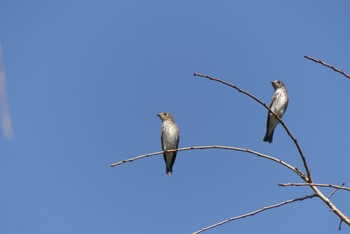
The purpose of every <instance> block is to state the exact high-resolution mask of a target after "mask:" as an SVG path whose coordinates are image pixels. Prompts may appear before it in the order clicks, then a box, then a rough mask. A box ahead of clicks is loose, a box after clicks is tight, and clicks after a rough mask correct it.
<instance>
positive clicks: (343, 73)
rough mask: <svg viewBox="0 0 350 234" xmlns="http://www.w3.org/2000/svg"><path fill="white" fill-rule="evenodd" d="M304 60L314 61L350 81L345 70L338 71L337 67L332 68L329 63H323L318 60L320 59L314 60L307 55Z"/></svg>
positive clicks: (349, 76)
mask: <svg viewBox="0 0 350 234" xmlns="http://www.w3.org/2000/svg"><path fill="white" fill-rule="evenodd" d="M304 58H306V59H309V60H311V61H314V62H315V63H319V64H322V65H323V66H325V67H329V68H330V69H332V70H333V71H336V72H339V73H340V74H342V75H344V76H345V77H347V78H348V79H350V75H349V74H346V73H345V72H344V71H343V70H340V69H338V68H336V67H334V66H332V65H330V64H327V63H325V62H323V61H322V60H318V59H315V58H312V57H310V56H307V55H305V56H304Z"/></svg>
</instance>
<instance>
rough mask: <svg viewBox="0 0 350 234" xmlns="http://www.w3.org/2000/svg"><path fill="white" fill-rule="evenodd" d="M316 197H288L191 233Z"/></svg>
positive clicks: (196, 233)
mask: <svg viewBox="0 0 350 234" xmlns="http://www.w3.org/2000/svg"><path fill="white" fill-rule="evenodd" d="M314 197H316V194H312V195H307V196H304V197H299V198H294V199H290V200H287V201H284V202H281V203H277V204H275V205H271V206H265V207H263V208H261V209H258V210H256V211H253V212H250V213H247V214H243V215H239V216H235V217H232V218H229V219H226V220H223V221H221V222H218V223H216V224H213V225H210V226H208V227H205V228H202V229H200V230H198V231H196V232H194V233H193V234H198V233H201V232H204V231H207V230H209V229H212V228H215V227H217V226H220V225H223V224H225V223H227V222H231V221H234V220H237V219H242V218H246V217H248V216H253V215H256V214H258V213H260V212H263V211H265V210H270V209H273V208H277V207H280V206H284V205H287V204H290V203H293V202H296V201H303V200H305V199H310V198H314Z"/></svg>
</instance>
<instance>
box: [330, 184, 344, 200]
mask: <svg viewBox="0 0 350 234" xmlns="http://www.w3.org/2000/svg"><path fill="white" fill-rule="evenodd" d="M344 185H345V183H342V184H341V187H343V186H344ZM341 187H340V188H336V189H334V191H333V192H331V194H329V196H328V199H331V197H332V196H333V195H334V194H335V193H336V192H337V191H339V190H340V189H341Z"/></svg>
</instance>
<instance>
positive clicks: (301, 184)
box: [278, 183, 350, 191]
mask: <svg viewBox="0 0 350 234" xmlns="http://www.w3.org/2000/svg"><path fill="white" fill-rule="evenodd" d="M310 185H312V186H317V187H329V188H335V189H340V190H347V191H350V188H348V187H344V185H345V183H343V184H342V185H334V184H314V183H310V184H309V183H286V184H278V186H282V187H286V186H310Z"/></svg>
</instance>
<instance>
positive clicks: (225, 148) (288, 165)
mask: <svg viewBox="0 0 350 234" xmlns="http://www.w3.org/2000/svg"><path fill="white" fill-rule="evenodd" d="M199 149H201V150H203V149H224V150H233V151H240V152H245V153H249V154H254V155H256V156H258V157H261V158H266V159H268V160H271V161H274V162H276V163H279V164H281V165H283V166H285V167H287V168H288V169H289V170H291V171H293V172H295V173H296V174H297V175H298V176H300V177H301V178H302V179H303V180H305V178H306V175H304V174H303V173H302V172H301V171H300V170H299V169H298V168H296V167H293V166H291V165H290V164H288V163H286V162H284V161H282V160H280V159H278V158H275V157H272V156H270V155H267V154H262V153H259V152H257V151H254V150H251V149H246V148H238V147H232V146H221V145H205V146H190V147H183V148H179V149H177V150H167V151H159V152H154V153H150V154H143V155H140V156H137V157H134V158H129V159H125V160H122V161H119V162H116V163H113V164H111V167H115V166H119V165H121V164H124V163H128V162H133V161H136V160H139V159H142V158H147V157H151V156H155V155H159V154H163V153H164V152H174V151H186V150H199Z"/></svg>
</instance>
